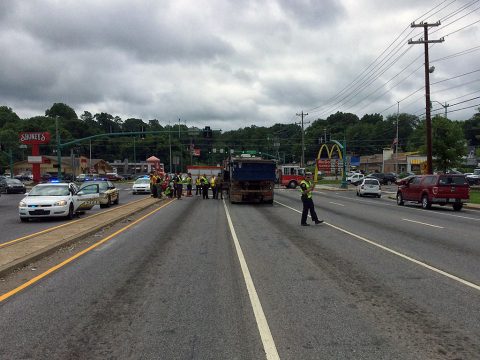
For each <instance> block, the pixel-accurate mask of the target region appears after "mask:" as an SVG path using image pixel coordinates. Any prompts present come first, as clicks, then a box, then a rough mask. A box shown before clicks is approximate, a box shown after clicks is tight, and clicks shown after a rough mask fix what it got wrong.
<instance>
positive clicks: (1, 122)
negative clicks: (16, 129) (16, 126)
mask: <svg viewBox="0 0 480 360" xmlns="http://www.w3.org/2000/svg"><path fill="white" fill-rule="evenodd" d="M19 120H20V118H19V117H18V115H17V114H15V113H14V112H13V110H12V109H11V108H9V107H7V106H0V128H3V127H4V126H5V125H6V124H8V123H10V124H12V123H15V122H17V121H19Z"/></svg>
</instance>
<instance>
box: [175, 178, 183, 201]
mask: <svg viewBox="0 0 480 360" xmlns="http://www.w3.org/2000/svg"><path fill="white" fill-rule="evenodd" d="M176 189H177V199H178V200H180V199H181V198H182V192H183V179H182V174H180V172H178V173H177V185H176Z"/></svg>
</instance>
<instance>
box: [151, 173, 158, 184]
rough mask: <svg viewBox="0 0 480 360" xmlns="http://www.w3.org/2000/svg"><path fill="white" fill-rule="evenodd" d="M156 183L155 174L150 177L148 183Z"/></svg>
mask: <svg viewBox="0 0 480 360" xmlns="http://www.w3.org/2000/svg"><path fill="white" fill-rule="evenodd" d="M156 183H157V177H156V176H155V175H153V176H151V177H150V184H156Z"/></svg>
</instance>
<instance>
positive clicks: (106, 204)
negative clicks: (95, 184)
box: [100, 196, 112, 209]
mask: <svg viewBox="0 0 480 360" xmlns="http://www.w3.org/2000/svg"><path fill="white" fill-rule="evenodd" d="M111 204H112V199H111V198H110V196H109V197H108V198H107V202H106V203H105V204H100V207H101V208H102V209H105V208H108V207H110V205H111Z"/></svg>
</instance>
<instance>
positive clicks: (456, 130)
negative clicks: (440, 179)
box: [432, 116, 467, 171]
mask: <svg viewBox="0 0 480 360" xmlns="http://www.w3.org/2000/svg"><path fill="white" fill-rule="evenodd" d="M432 139H433V140H432V156H433V162H434V165H435V167H436V168H437V169H439V170H442V171H446V170H448V169H451V168H454V167H457V166H458V165H460V164H461V162H462V157H463V156H465V153H466V151H467V148H466V141H465V138H464V137H463V129H462V124H460V123H458V122H456V121H451V120H448V119H445V118H444V117H442V116H436V117H434V118H433V119H432Z"/></svg>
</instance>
